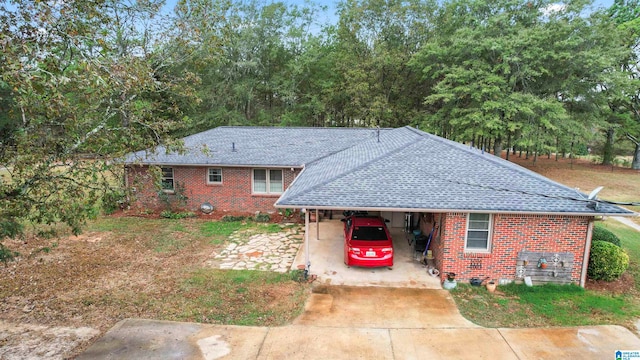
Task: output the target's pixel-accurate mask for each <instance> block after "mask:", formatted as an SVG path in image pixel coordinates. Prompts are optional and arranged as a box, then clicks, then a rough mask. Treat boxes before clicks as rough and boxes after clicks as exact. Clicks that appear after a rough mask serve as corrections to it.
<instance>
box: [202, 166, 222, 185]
mask: <svg viewBox="0 0 640 360" xmlns="http://www.w3.org/2000/svg"><path fill="white" fill-rule="evenodd" d="M209 170H220V181H209ZM205 176H206V179H207V185H222V182H223V181H224V177H223V176H222V168H219V167H210V168H207V172H206V173H205Z"/></svg>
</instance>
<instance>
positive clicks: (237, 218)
mask: <svg viewBox="0 0 640 360" xmlns="http://www.w3.org/2000/svg"><path fill="white" fill-rule="evenodd" d="M221 220H222V221H224V222H234V221H244V220H246V217H245V216H234V215H225V216H223V217H222V219H221Z"/></svg>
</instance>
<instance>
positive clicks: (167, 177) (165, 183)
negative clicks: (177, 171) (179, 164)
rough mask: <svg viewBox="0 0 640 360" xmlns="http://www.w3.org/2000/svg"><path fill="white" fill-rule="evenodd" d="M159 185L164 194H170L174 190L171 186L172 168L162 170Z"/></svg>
mask: <svg viewBox="0 0 640 360" xmlns="http://www.w3.org/2000/svg"><path fill="white" fill-rule="evenodd" d="M160 185H161V186H162V190H164V191H166V192H172V191H174V190H175V187H174V185H173V168H170V167H163V168H162V182H161V183H160Z"/></svg>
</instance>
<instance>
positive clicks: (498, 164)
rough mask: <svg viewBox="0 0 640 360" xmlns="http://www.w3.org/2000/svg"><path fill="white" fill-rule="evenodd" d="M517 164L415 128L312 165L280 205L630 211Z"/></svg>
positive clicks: (577, 212) (537, 211)
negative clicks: (595, 207) (595, 206)
mask: <svg viewBox="0 0 640 360" xmlns="http://www.w3.org/2000/svg"><path fill="white" fill-rule="evenodd" d="M593 204H594V202H593V201H589V200H588V199H587V196H586V195H584V194H582V193H580V192H578V191H577V190H575V189H572V188H569V187H567V186H564V185H561V184H559V183H556V182H554V181H552V180H550V179H548V178H546V177H543V176H541V175H539V174H537V173H534V172H532V171H530V170H527V169H525V168H523V167H521V166H519V165H516V164H514V163H511V162H509V161H506V160H503V159H501V158H499V157H496V156H494V155H491V154H489V153H485V152H482V151H480V150H478V149H475V148H470V147H468V146H465V145H463V144H460V143H456V142H453V141H450V140H447V139H444V138H441V137H438V136H435V135H431V134H428V133H425V132H422V131H419V130H416V129H414V128H411V127H403V128H398V129H393V130H388V131H384V132H381V134H380V136H379V140H378V139H377V138H375V137H374V138H369V139H366V140H363V141H362V142H360V143H358V144H357V145H354V146H352V147H349V148H347V149H344V150H342V151H338V152H336V153H333V154H331V155H328V156H326V157H323V158H320V159H318V160H316V161H313V162H311V163H309V164H307V165H306V166H305V168H304V170H303V171H302V172H301V173H300V175H298V177H297V178H296V180H295V181H294V182H293V183H292V184H291V186H289V188H288V189H287V190H286V191H285V193H284V194H282V196H281V197H280V199H278V201H277V202H276V207H280V208H311V209H315V208H318V209H354V210H389V211H394V210H395V211H413V210H415V211H439V212H442V211H464V212H492V213H504V212H507V213H533V214H572V215H590V216H593V215H622V216H629V215H633V212H631V211H629V210H626V209H623V208H620V207H617V206H614V205H611V204H608V203H604V202H598V208H597V209H594V208H593Z"/></svg>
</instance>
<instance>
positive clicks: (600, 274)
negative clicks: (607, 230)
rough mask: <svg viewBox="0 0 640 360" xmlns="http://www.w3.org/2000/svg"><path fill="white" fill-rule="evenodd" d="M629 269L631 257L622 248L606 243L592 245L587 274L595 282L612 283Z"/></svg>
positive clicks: (595, 242)
mask: <svg viewBox="0 0 640 360" xmlns="http://www.w3.org/2000/svg"><path fill="white" fill-rule="evenodd" d="M628 267H629V255H627V253H626V252H624V250H622V248H620V247H619V246H616V245H614V244H612V243H610V242H606V241H594V242H593V244H592V245H591V254H590V256H589V267H588V268H587V274H588V275H589V277H590V278H591V279H594V280H605V281H612V280H615V279H617V278H619V277H620V275H622V273H624V272H625V271H626V270H627V268H628Z"/></svg>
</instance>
